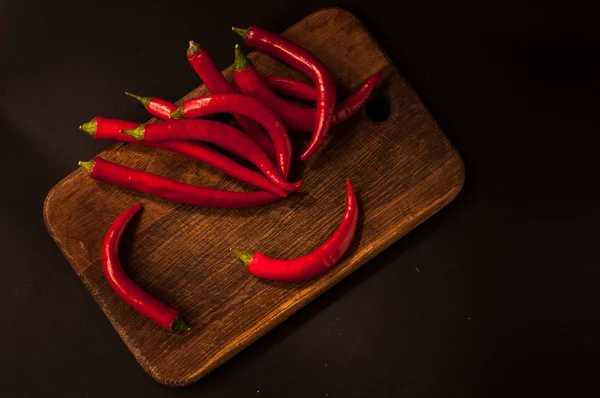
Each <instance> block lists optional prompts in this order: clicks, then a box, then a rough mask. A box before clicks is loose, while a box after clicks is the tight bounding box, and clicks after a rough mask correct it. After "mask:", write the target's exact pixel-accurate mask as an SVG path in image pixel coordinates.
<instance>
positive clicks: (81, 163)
mask: <svg viewBox="0 0 600 398" xmlns="http://www.w3.org/2000/svg"><path fill="white" fill-rule="evenodd" d="M94 163H95V162H94V160H93V159H92V160H88V161H87V162H85V161H82V160H80V161H79V162H78V163H77V164H78V165H79V166H80V167H83V168H84V169H85V171H87V173H88V175H91V174H92V167H94Z"/></svg>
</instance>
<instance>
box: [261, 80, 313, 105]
mask: <svg viewBox="0 0 600 398" xmlns="http://www.w3.org/2000/svg"><path fill="white" fill-rule="evenodd" d="M264 79H265V83H267V85H268V86H269V88H270V89H271V90H273V91H275V92H276V93H277V94H281V95H285V96H288V97H294V98H298V99H303V100H308V101H316V100H317V97H318V96H319V93H317V90H316V89H315V88H314V87H312V86H310V85H308V84H306V83H302V82H299V81H298V80H296V79H292V78H291V77H285V76H265V77H264Z"/></svg>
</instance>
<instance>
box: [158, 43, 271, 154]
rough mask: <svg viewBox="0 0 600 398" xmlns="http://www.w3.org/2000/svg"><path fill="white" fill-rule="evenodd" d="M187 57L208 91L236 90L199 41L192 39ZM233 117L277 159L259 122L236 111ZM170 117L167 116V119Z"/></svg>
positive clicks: (216, 92) (215, 92) (230, 91)
mask: <svg viewBox="0 0 600 398" xmlns="http://www.w3.org/2000/svg"><path fill="white" fill-rule="evenodd" d="M187 59H188V61H189V62H190V65H191V66H192V68H194V70H195V71H196V73H197V74H198V76H200V79H202V81H203V82H204V84H205V85H206V88H208V91H210V92H211V93H213V94H227V93H235V92H236V90H235V88H234V87H232V86H231V84H229V82H228V81H227V79H225V76H223V74H222V73H221V71H220V70H219V69H218V68H217V66H216V65H215V63H214V62H213V60H212V58H211V56H210V54H209V53H208V51H206V50H205V49H202V48H200V46H199V45H198V43H195V42H193V41H190V46H189V47H188V50H187ZM174 111H175V109H173V110H171V112H169V114H171V113H173V112H174ZM233 117H234V118H235V120H236V121H237V122H238V124H239V125H240V127H241V128H242V130H244V131H245V132H246V134H248V137H250V138H252V139H253V140H254V141H255V142H256V143H257V144H258V145H259V146H260V147H261V148H262V149H263V150H264V151H265V152H266V153H267V155H269V156H270V157H271V159H275V148H273V144H272V143H271V140H269V137H268V136H267V135H266V134H265V132H264V131H263V129H262V128H261V127H260V126H259V125H258V123H256V122H255V121H254V120H250V119H248V118H247V117H244V116H241V115H238V114H236V113H234V114H233ZM168 118H169V117H168V116H167V117H166V119H168Z"/></svg>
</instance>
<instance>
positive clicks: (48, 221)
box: [42, 170, 79, 241]
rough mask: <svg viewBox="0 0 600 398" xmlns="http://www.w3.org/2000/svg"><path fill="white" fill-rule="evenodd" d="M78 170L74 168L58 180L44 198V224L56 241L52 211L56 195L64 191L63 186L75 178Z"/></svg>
mask: <svg viewBox="0 0 600 398" xmlns="http://www.w3.org/2000/svg"><path fill="white" fill-rule="evenodd" d="M78 172H79V170H74V171H73V172H72V173H71V174H69V175H67V176H66V177H65V178H63V179H62V180H60V181H59V182H57V183H56V185H54V186H53V187H52V188H51V189H50V191H49V192H48V194H47V195H46V198H45V199H44V205H43V209H42V213H43V216H44V224H45V225H46V229H47V230H48V233H49V234H50V236H52V239H54V240H55V241H56V234H55V233H54V224H53V223H52V211H53V210H54V208H55V206H56V203H55V197H56V195H57V194H61V193H62V188H63V186H64V185H65V184H67V183H69V182H70V181H71V180H72V179H73V178H75V177H76V176H77V173H78Z"/></svg>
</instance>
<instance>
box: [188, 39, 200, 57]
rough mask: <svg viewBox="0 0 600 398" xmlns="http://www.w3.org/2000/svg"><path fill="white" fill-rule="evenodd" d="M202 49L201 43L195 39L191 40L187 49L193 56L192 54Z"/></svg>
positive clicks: (189, 54)
mask: <svg viewBox="0 0 600 398" xmlns="http://www.w3.org/2000/svg"><path fill="white" fill-rule="evenodd" d="M200 50H202V48H201V47H200V44H198V43H196V42H195V41H193V40H190V45H189V47H188V49H187V55H188V56H190V57H191V56H192V55H194V54H196V53H198V52H200Z"/></svg>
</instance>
